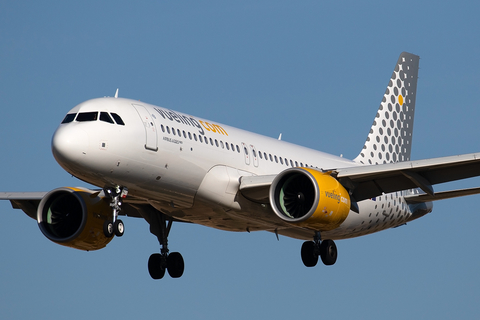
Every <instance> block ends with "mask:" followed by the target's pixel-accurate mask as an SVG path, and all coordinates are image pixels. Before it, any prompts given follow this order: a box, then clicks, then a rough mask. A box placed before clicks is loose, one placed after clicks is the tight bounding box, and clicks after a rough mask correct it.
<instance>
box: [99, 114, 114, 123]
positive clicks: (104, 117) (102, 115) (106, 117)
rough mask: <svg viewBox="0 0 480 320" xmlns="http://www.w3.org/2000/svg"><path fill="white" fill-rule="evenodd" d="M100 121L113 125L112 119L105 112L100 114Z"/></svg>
mask: <svg viewBox="0 0 480 320" xmlns="http://www.w3.org/2000/svg"><path fill="white" fill-rule="evenodd" d="M100 121H105V122H108V123H111V124H114V122H113V120H112V118H111V117H110V115H109V114H108V113H107V112H100Z"/></svg>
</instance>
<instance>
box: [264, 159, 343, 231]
mask: <svg viewBox="0 0 480 320" xmlns="http://www.w3.org/2000/svg"><path fill="white" fill-rule="evenodd" d="M270 205H271V206H272V209H273V211H274V212H275V214H276V215H277V216H278V217H279V218H280V219H282V220H284V221H287V222H289V223H292V224H295V225H300V226H304V227H307V228H309V229H314V230H317V231H328V230H333V229H335V228H337V227H338V226H340V224H341V223H342V222H343V221H344V220H345V219H346V218H347V216H348V213H349V212H350V196H349V194H348V192H347V190H345V188H344V187H343V186H342V185H341V184H340V182H338V180H336V179H335V178H334V177H332V176H331V175H330V174H328V173H324V172H321V171H318V170H315V169H311V168H291V169H287V170H285V171H283V172H281V173H280V174H279V175H277V177H275V179H274V180H273V182H272V185H271V187H270Z"/></svg>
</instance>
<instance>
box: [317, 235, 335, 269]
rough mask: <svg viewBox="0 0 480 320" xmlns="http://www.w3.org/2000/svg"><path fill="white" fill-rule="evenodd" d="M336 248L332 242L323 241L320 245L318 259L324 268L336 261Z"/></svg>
mask: <svg viewBox="0 0 480 320" xmlns="http://www.w3.org/2000/svg"><path fill="white" fill-rule="evenodd" d="M337 255H338V252H337V246H336V245H335V242H334V241H333V240H323V241H322V243H321V244H320V257H321V258H322V262H323V263H324V264H325V265H326V266H331V265H333V264H335V262H336V261H337Z"/></svg>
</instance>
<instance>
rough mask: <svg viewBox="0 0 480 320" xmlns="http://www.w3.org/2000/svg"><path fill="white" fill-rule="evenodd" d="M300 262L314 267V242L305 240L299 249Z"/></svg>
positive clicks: (315, 255) (316, 256) (316, 257)
mask: <svg viewBox="0 0 480 320" xmlns="http://www.w3.org/2000/svg"><path fill="white" fill-rule="evenodd" d="M301 255H302V262H303V264H304V265H305V267H315V266H316V265H317V262H318V255H317V254H316V253H315V243H314V242H313V241H305V242H304V243H303V245H302V250H301Z"/></svg>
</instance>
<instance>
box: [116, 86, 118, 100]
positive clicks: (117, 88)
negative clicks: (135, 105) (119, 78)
mask: <svg viewBox="0 0 480 320" xmlns="http://www.w3.org/2000/svg"><path fill="white" fill-rule="evenodd" d="M115 98H118V88H117V91H115Z"/></svg>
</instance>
